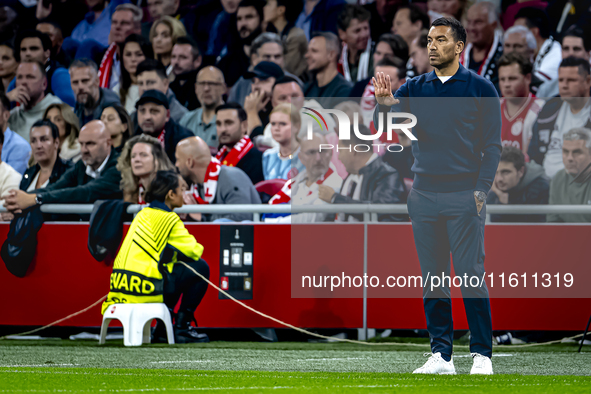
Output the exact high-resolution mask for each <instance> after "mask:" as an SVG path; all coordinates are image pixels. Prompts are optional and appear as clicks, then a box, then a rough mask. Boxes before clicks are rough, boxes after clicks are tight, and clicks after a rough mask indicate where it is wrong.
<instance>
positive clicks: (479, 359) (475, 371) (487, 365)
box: [470, 353, 493, 375]
mask: <svg viewBox="0 0 591 394" xmlns="http://www.w3.org/2000/svg"><path fill="white" fill-rule="evenodd" d="M471 354H472V359H473V360H474V364H472V369H471V370H470V375H492V374H493V368H492V361H491V360H490V358H488V357H486V356H483V355H482V354H478V353H471Z"/></svg>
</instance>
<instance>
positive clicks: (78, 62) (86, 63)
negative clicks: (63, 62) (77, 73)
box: [68, 58, 98, 73]
mask: <svg viewBox="0 0 591 394" xmlns="http://www.w3.org/2000/svg"><path fill="white" fill-rule="evenodd" d="M84 67H90V68H92V69H93V70H94V71H96V72H97V73H98V66H97V65H96V63H95V62H94V61H93V60H90V59H87V58H82V59H75V60H74V61H73V62H72V63H71V64H70V67H69V68H68V69H69V70H71V69H73V68H84Z"/></svg>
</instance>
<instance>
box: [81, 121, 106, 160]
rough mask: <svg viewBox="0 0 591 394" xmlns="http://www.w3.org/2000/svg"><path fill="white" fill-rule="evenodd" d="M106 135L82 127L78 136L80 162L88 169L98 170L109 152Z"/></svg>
mask: <svg viewBox="0 0 591 394" xmlns="http://www.w3.org/2000/svg"><path fill="white" fill-rule="evenodd" d="M110 141H111V140H110V139H109V137H108V136H107V133H105V132H100V130H97V129H96V128H94V129H93V128H89V127H83V128H82V130H80V135H79V136H78V142H79V143H80V153H81V154H82V161H83V162H84V164H86V165H87V166H89V167H92V168H98V167H99V166H100V165H101V164H102V163H103V162H104V161H105V159H106V158H107V155H108V154H109V152H110V150H111V144H110V143H109V142H110Z"/></svg>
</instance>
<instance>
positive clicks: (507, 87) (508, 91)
mask: <svg viewBox="0 0 591 394" xmlns="http://www.w3.org/2000/svg"><path fill="white" fill-rule="evenodd" d="M530 83H531V74H528V75H523V74H522V73H521V69H520V68H519V65H518V64H517V63H513V64H510V65H508V66H502V67H500V68H499V87H500V89H501V95H502V96H503V97H527V95H528V94H529V85H530Z"/></svg>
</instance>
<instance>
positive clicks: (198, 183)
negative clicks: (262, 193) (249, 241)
mask: <svg viewBox="0 0 591 394" xmlns="http://www.w3.org/2000/svg"><path fill="white" fill-rule="evenodd" d="M175 156H176V162H175V165H176V167H177V168H178V169H179V172H180V174H181V176H182V177H183V178H184V179H185V181H186V182H187V184H188V185H193V187H191V190H192V192H193V196H192V197H193V199H192V201H191V202H193V203H199V204H260V203H261V198H260V197H259V194H258V192H257V191H256V189H255V188H254V186H253V184H252V182H251V180H250V178H249V177H248V175H246V173H244V171H242V170H241V169H239V168H236V167H228V166H224V165H221V163H220V162H219V161H218V160H217V159H215V158H213V157H211V153H210V151H209V146H208V145H207V143H206V142H205V141H203V139H201V138H199V137H189V138H185V139H184V140H182V141H181V142H179V143H178V145H177V147H176V153H175ZM185 203H187V201H185ZM243 220H252V214H249V213H233V214H225V215H222V214H213V215H203V221H235V222H240V221H243Z"/></svg>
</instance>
